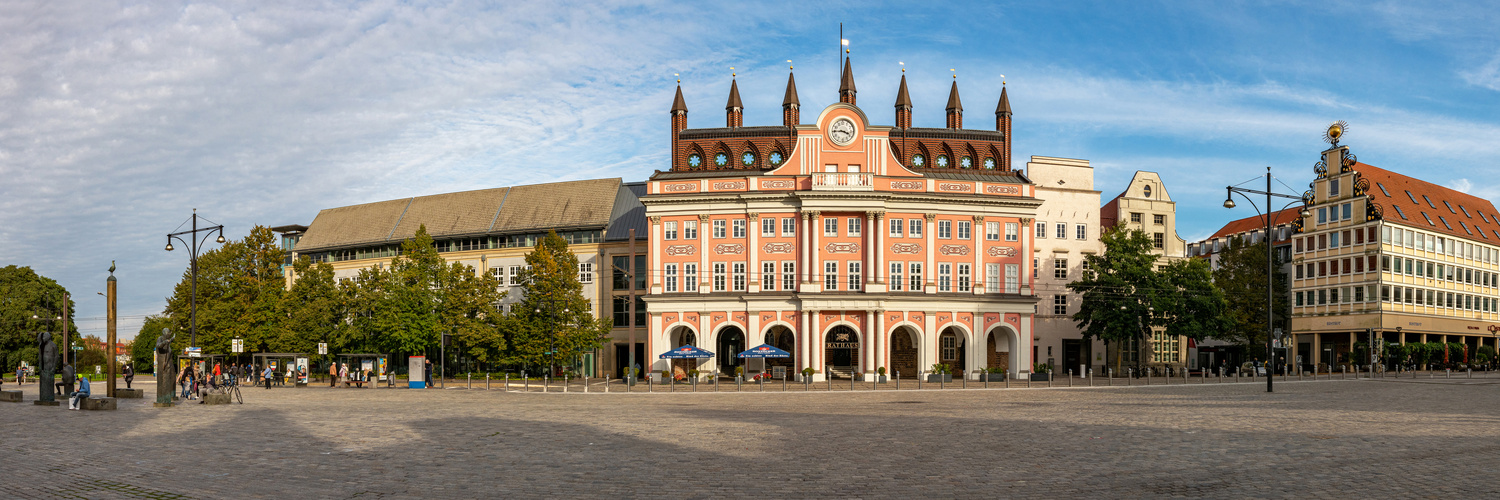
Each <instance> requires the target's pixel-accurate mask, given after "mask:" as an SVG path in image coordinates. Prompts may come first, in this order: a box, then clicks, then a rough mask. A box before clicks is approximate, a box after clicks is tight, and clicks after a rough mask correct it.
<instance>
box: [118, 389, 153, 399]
mask: <svg viewBox="0 0 1500 500" xmlns="http://www.w3.org/2000/svg"><path fill="white" fill-rule="evenodd" d="M115 397H117V398H126V399H141V398H144V397H146V390H145V389H115Z"/></svg>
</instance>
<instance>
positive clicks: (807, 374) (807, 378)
mask: <svg viewBox="0 0 1500 500" xmlns="http://www.w3.org/2000/svg"><path fill="white" fill-rule="evenodd" d="M814 373H818V371H817V370H814V369H813V368H812V367H811V366H809V367H807V368H803V369H802V383H804V384H806V383H808V382H811V381H812V376H813V374H814Z"/></svg>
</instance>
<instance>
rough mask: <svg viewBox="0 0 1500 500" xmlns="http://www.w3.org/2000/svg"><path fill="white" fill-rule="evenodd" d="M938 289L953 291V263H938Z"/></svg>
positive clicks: (940, 290)
mask: <svg viewBox="0 0 1500 500" xmlns="http://www.w3.org/2000/svg"><path fill="white" fill-rule="evenodd" d="M938 291H939V292H951V291H953V264H949V263H946V262H944V263H941V264H938Z"/></svg>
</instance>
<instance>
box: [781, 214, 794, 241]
mask: <svg viewBox="0 0 1500 500" xmlns="http://www.w3.org/2000/svg"><path fill="white" fill-rule="evenodd" d="M781 235H782V236H785V237H791V236H796V235H797V218H795V217H787V218H784V219H781Z"/></svg>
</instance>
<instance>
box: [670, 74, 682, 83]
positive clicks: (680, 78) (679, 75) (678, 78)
mask: <svg viewBox="0 0 1500 500" xmlns="http://www.w3.org/2000/svg"><path fill="white" fill-rule="evenodd" d="M672 76H674V77H676V78H677V83H682V75H681V74H678V73H672Z"/></svg>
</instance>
